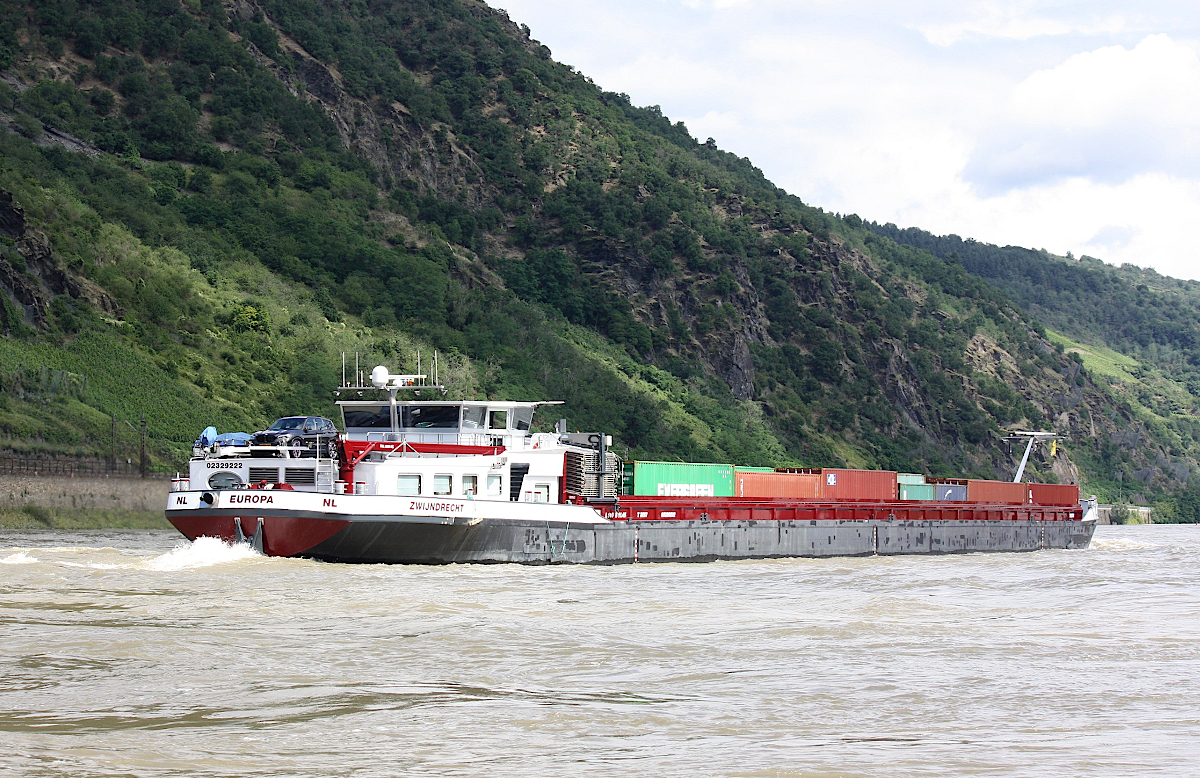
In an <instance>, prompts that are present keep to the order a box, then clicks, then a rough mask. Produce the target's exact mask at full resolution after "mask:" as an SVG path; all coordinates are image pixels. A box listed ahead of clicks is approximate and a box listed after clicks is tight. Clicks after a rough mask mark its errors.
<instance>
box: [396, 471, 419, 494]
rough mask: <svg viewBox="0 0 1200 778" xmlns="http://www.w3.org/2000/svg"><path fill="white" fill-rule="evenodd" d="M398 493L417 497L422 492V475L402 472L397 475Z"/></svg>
mask: <svg viewBox="0 0 1200 778" xmlns="http://www.w3.org/2000/svg"><path fill="white" fill-rule="evenodd" d="M396 494H398V495H401V496H402V497H417V496H419V495H420V494H421V476H420V475H417V474H414V473H401V474H400V475H398V476H396Z"/></svg>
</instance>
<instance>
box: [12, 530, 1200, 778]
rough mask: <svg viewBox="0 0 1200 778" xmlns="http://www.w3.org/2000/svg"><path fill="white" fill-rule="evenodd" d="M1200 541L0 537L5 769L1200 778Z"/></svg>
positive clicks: (1130, 536) (1156, 537)
mask: <svg viewBox="0 0 1200 778" xmlns="http://www.w3.org/2000/svg"><path fill="white" fill-rule="evenodd" d="M1198 553H1200V527H1194V526H1153V527H1100V528H1099V529H1098V530H1097V533H1096V538H1095V540H1094V541H1093V543H1092V547H1091V548H1090V549H1089V550H1087V551H1040V552H1036V553H1030V554H991V555H983V554H973V555H964V556H948V557H927V558H920V557H876V558H859V559H832V560H810V559H791V560H767V561H748V562H719V563H711V564H691V565H689V564H656V565H636V566H635V565H627V566H618V567H521V566H517V565H495V566H447V567H402V566H376V565H362V566H352V565H335V564H324V563H319V562H310V561H304V560H292V559H268V558H263V557H261V556H256V555H255V554H254V553H253V552H251V551H249V550H247V549H244V548H230V547H229V546H225V545H222V544H220V543H219V542H216V541H209V540H208V539H201V540H200V541H197V542H196V543H195V544H189V543H187V542H186V541H183V540H182V539H181V538H179V537H178V536H177V535H175V534H173V533H171V532H167V531H161V532H158V531H155V532H146V531H94V532H80V533H71V532H50V531H46V532H25V531H22V532H16V531H0V775H5V776H7V775H14V776H67V775H69V776H184V775H186V776H394V775H420V776H424V775H438V776H442V775H445V776H458V775H461V776H484V775H486V776H560V775H561V776H578V775H584V774H586V775H613V776H623V777H624V776H670V775H679V776H683V775H687V776H931V775H938V776H973V775H983V776H1047V778H1062V776H1130V775H1139V776H1145V775H1164V776H1189V775H1191V776H1196V775H1200V565H1198V564H1197V560H1198Z"/></svg>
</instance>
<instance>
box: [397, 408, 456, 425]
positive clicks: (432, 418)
mask: <svg viewBox="0 0 1200 778" xmlns="http://www.w3.org/2000/svg"><path fill="white" fill-rule="evenodd" d="M461 409H462V406H459V405H415V406H414V405H410V406H406V407H405V408H404V409H403V410H404V413H403V416H402V419H403V421H402V423H401V425H400V426H402V427H408V428H410V429H412V428H417V429H429V428H433V429H457V428H458V416H459V411H460V410H461Z"/></svg>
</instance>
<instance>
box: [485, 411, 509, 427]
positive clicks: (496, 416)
mask: <svg viewBox="0 0 1200 778" xmlns="http://www.w3.org/2000/svg"><path fill="white" fill-rule="evenodd" d="M488 429H490V430H504V429H508V411H491V412H489V413H488Z"/></svg>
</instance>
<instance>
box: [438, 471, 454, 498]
mask: <svg viewBox="0 0 1200 778" xmlns="http://www.w3.org/2000/svg"><path fill="white" fill-rule="evenodd" d="M450 482H451V478H450V476H449V475H435V476H434V477H433V493H434V494H437V495H441V496H445V495H448V494H452V493H453V492H454V490H453V488H451V483H450Z"/></svg>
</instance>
